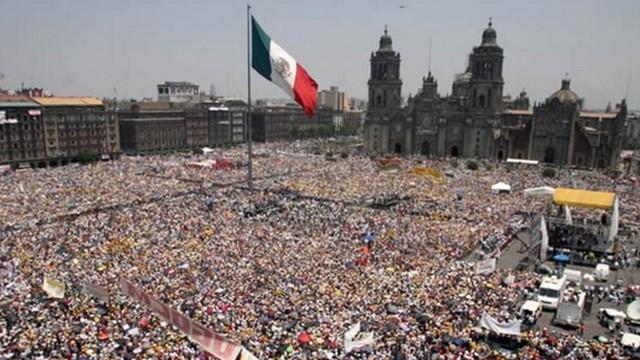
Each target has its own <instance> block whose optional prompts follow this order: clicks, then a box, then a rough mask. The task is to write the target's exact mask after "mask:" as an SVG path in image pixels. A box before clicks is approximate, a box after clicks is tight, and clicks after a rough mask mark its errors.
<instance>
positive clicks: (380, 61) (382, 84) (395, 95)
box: [368, 26, 402, 111]
mask: <svg viewBox="0 0 640 360" xmlns="http://www.w3.org/2000/svg"><path fill="white" fill-rule="evenodd" d="M370 61H371V75H370V78H369V82H368V85H369V110H370V111H387V110H399V109H400V107H401V105H402V103H401V97H400V89H401V88H402V80H400V53H397V52H395V51H393V47H392V46H391V36H389V33H388V31H387V27H386V26H385V28H384V34H383V35H382V36H381V37H380V47H379V48H378V51H376V52H375V53H371V60H370Z"/></svg>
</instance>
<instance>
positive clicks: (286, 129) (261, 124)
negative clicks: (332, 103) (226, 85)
mask: <svg viewBox="0 0 640 360" xmlns="http://www.w3.org/2000/svg"><path fill="white" fill-rule="evenodd" d="M340 113H341V112H340ZM333 129H335V124H334V111H332V110H331V109H328V108H320V109H318V111H317V112H316V115H315V116H314V117H313V118H309V117H308V116H307V115H306V114H305V113H304V111H302V108H301V107H300V106H298V105H292V106H260V107H256V108H255V109H254V111H253V112H252V113H251V138H252V139H253V141H257V142H273V141H290V140H296V139H300V138H306V137H317V136H322V135H323V133H327V134H330V133H332V131H333Z"/></svg>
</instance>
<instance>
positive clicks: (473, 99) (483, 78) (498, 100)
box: [469, 20, 504, 112]
mask: <svg viewBox="0 0 640 360" xmlns="http://www.w3.org/2000/svg"><path fill="white" fill-rule="evenodd" d="M497 37H498V35H497V33H496V30H495V29H494V28H493V24H492V23H491V20H489V27H487V28H486V29H485V30H484V31H483V32H482V43H481V44H480V46H476V47H474V48H473V52H472V53H471V55H469V67H470V70H471V79H470V82H469V105H470V106H471V107H472V108H475V109H485V110H487V111H490V112H495V111H499V110H500V108H501V107H502V88H503V86H504V80H503V78H502V63H503V60H504V55H503V50H502V48H501V47H500V46H498V43H497V42H496V39H497Z"/></svg>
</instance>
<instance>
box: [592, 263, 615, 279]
mask: <svg viewBox="0 0 640 360" xmlns="http://www.w3.org/2000/svg"><path fill="white" fill-rule="evenodd" d="M610 272H611V270H610V268H609V265H607V264H598V265H596V270H595V272H594V276H595V278H596V280H598V281H604V282H606V281H607V280H609V273H610Z"/></svg>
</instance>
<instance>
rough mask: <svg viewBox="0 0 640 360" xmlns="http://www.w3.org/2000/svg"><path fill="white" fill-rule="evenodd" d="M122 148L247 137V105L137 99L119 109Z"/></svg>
mask: <svg viewBox="0 0 640 360" xmlns="http://www.w3.org/2000/svg"><path fill="white" fill-rule="evenodd" d="M118 115H119V119H120V137H121V142H122V150H123V151H127V152H133V153H153V152H162V151H173V150H183V149H198V148H202V147H205V146H213V147H215V146H222V145H232V144H239V143H242V142H244V141H245V138H246V130H245V121H246V109H245V106H240V107H238V106H233V104H230V105H229V106H227V105H224V104H217V105H213V104H209V103H193V104H185V103H182V104H178V103H170V102H155V101H148V102H138V103H131V104H124V103H123V104H121V108H120V111H119V113H118Z"/></svg>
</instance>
